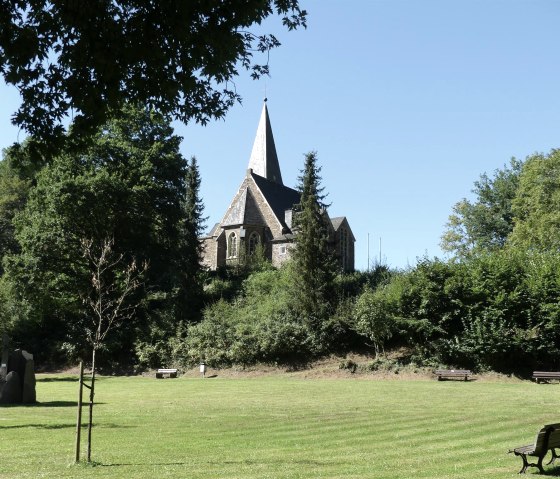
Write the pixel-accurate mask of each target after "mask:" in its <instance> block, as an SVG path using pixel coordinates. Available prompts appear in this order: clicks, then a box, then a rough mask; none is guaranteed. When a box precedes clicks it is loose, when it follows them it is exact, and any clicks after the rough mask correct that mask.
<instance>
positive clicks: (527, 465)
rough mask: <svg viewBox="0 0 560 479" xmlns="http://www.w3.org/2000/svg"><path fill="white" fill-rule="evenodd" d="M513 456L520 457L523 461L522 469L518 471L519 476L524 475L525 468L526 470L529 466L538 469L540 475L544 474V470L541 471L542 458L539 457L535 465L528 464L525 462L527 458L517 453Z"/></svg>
mask: <svg viewBox="0 0 560 479" xmlns="http://www.w3.org/2000/svg"><path fill="white" fill-rule="evenodd" d="M515 455H516V456H521V460H522V461H523V467H522V468H521V470H520V471H519V474H525V473H526V472H527V468H528V467H529V466H532V467H538V468H539V471H540V473H541V474H544V469H543V467H542V462H543V459H544V456H541V457H539V460H538V462H537V463H536V464H535V463H532V462H528V461H527V456H526V455H525V454H517V453H515Z"/></svg>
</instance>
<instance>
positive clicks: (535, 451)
mask: <svg viewBox="0 0 560 479" xmlns="http://www.w3.org/2000/svg"><path fill="white" fill-rule="evenodd" d="M558 447H560V423H557V424H547V425H546V426H543V427H542V428H541V429H540V431H539V432H538V433H537V437H536V438H535V442H534V443H533V444H529V445H527V446H519V447H516V448H514V449H511V450H510V451H508V452H513V453H514V454H515V455H516V456H521V459H522V460H523V467H522V468H521V470H520V471H519V474H523V473H525V471H527V468H528V467H529V466H532V467H538V468H539V471H540V473H541V474H544V469H543V467H542V462H543V459H544V458H545V456H546V454H547V453H548V451H552V458H551V459H550V461H549V462H547V465H548V464H552V463H553V462H554V461H555V460H556V459H558V457H560V456H558V455H557V454H556V449H557V448H558ZM527 456H533V457H537V458H538V461H537V462H536V463H531V462H529V461H527Z"/></svg>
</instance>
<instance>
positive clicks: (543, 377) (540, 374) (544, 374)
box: [533, 371, 560, 384]
mask: <svg viewBox="0 0 560 479" xmlns="http://www.w3.org/2000/svg"><path fill="white" fill-rule="evenodd" d="M533 379H534V380H535V381H536V382H537V384H539V383H540V382H541V381H545V382H548V381H550V380H557V381H560V372H556V371H533Z"/></svg>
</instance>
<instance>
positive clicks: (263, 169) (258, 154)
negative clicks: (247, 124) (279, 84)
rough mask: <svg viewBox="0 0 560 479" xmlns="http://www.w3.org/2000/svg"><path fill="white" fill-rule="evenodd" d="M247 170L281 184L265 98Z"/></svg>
mask: <svg viewBox="0 0 560 479" xmlns="http://www.w3.org/2000/svg"><path fill="white" fill-rule="evenodd" d="M249 169H251V170H253V172H254V173H255V174H257V175H259V176H262V177H263V178H266V179H267V180H269V181H273V182H274V183H278V184H279V185H282V184H283V183H282V174H281V173H280V164H279V163H278V155H277V154H276V146H275V145H274V136H273V135H272V127H271V126H270V118H269V116H268V109H267V107H266V98H265V100H264V105H263V109H262V113H261V119H260V121H259V126H258V128H257V134H256V136H255V142H254V143H253V150H252V152H251V158H250V159H249Z"/></svg>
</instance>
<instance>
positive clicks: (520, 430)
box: [0, 375, 560, 479]
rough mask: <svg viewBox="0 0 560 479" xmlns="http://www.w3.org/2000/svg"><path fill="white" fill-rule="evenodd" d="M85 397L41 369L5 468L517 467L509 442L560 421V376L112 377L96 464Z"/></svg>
mask: <svg viewBox="0 0 560 479" xmlns="http://www.w3.org/2000/svg"><path fill="white" fill-rule="evenodd" d="M76 397H77V382H76V378H75V377H72V376H63V375H58V376H56V375H39V376H38V382H37V398H38V401H39V403H38V404H37V405H35V406H27V407H23V406H21V407H19V406H17V407H15V406H12V407H1V408H0V478H2V479H4V478H10V479H15V478H41V477H45V478H73V477H76V478H77V477H80V478H87V477H95V478H98V477H99V478H101V477H107V478H127V479H137V478H146V479H148V478H149V479H154V478H189V479H192V478H255V479H256V478H259V479H263V478H356V479H358V478H359V479H362V478H383V479H388V478H412V477H414V478H430V479H436V478H473V477H480V478H482V477H484V478H504V477H516V476H517V472H518V470H519V468H520V466H521V460H520V459H519V458H517V457H515V456H513V455H511V454H509V455H508V454H506V452H507V450H508V449H509V448H511V447H514V446H518V445H521V444H524V443H529V442H531V441H532V439H533V437H534V435H535V432H536V430H537V428H538V426H539V425H541V424H544V423H550V422H560V411H559V408H560V402H559V399H560V386H559V385H536V384H533V383H529V382H483V381H472V382H468V383H465V382H461V381H442V382H438V381H434V380H420V381H411V380H398V381H395V380H363V379H313V380H305V379H298V378H293V377H289V376H286V377H282V376H274V377H262V378H253V379H221V378H213V379H208V378H207V379H204V380H202V379H199V378H197V379H195V378H178V379H172V380H169V379H168V380H155V379H153V378H146V377H119V378H117V377H115V378H113V377H110V378H109V377H103V378H101V379H100V380H99V381H98V382H97V395H96V399H97V401H98V402H99V404H98V405H97V406H96V410H95V423H96V426H95V428H94V436H93V459H94V461H96V463H95V465H93V466H91V465H74V464H73V463H72V462H73V456H74V438H75V427H74V424H75V417H76ZM84 414H85V410H84ZM84 437H85V432H84ZM83 450H85V442H84V445H83ZM547 470H548V471H549V473H550V474H551V475H559V476H560V467H557V468H552V467H550V466H549V467H548V468H547ZM535 471H536V469H533V468H532V470H530V473H531V474H533V473H534V472H535Z"/></svg>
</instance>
